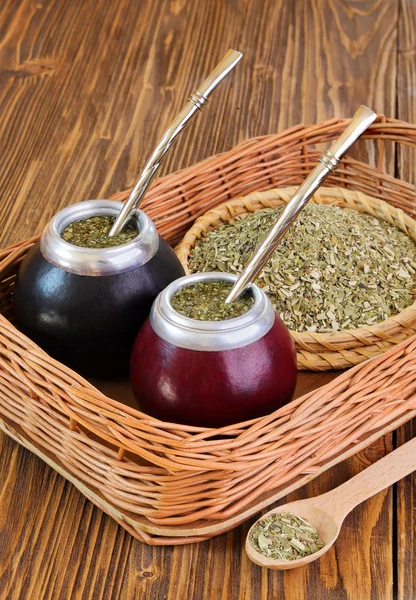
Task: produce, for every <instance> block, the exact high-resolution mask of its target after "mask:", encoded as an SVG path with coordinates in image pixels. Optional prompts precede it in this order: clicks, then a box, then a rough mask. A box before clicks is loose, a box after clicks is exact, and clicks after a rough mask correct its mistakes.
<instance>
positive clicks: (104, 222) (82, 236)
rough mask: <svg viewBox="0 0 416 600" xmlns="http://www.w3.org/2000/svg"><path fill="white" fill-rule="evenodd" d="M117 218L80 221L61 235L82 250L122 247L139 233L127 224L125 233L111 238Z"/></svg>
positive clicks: (122, 232) (98, 216)
mask: <svg viewBox="0 0 416 600" xmlns="http://www.w3.org/2000/svg"><path fill="white" fill-rule="evenodd" d="M114 221H115V217H110V216H108V215H97V216H96V217H89V218H88V219H82V220H80V221H74V222H73V223H70V224H69V225H67V226H66V227H65V229H64V230H63V231H62V233H61V237H62V239H64V240H65V241H66V242H69V243H70V244H74V246H81V247H82V248H110V247H112V246H121V244H125V243H126V242H130V241H131V240H133V239H134V238H135V237H137V235H138V232H137V229H136V228H135V227H134V225H131V224H127V225H126V226H125V227H124V229H123V231H121V232H120V233H119V234H117V235H115V236H113V237H110V236H109V235H108V234H109V233H110V229H111V227H112V226H113V223H114Z"/></svg>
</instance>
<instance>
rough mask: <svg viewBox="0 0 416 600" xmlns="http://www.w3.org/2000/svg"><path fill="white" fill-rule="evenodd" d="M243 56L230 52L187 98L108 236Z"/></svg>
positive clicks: (117, 228) (118, 227) (114, 232)
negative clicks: (199, 111)
mask: <svg viewBox="0 0 416 600" xmlns="http://www.w3.org/2000/svg"><path fill="white" fill-rule="evenodd" d="M242 56H243V55H242V53H241V52H238V51H237V50H229V51H228V52H227V54H226V55H225V56H224V58H223V59H222V60H221V62H220V63H219V64H218V65H217V66H216V67H215V69H214V70H213V71H212V73H211V74H210V75H209V76H208V77H207V79H205V81H204V82H203V84H202V85H201V86H200V87H199V88H198V89H197V90H195V91H194V92H193V93H192V94H191V95H190V96H189V99H188V103H187V104H186V106H185V107H184V108H183V109H182V110H181V112H180V113H179V114H178V115H177V117H176V118H175V119H174V120H173V121H172V123H171V124H170V126H169V128H168V129H167V130H166V131H165V133H164V134H163V136H162V138H161V140H160V141H159V143H158V145H157V146H156V148H155V150H154V152H153V154H152V155H151V157H150V158H149V160H148V161H147V163H146V165H145V167H144V169H143V171H142V174H141V175H140V178H139V180H138V182H137V183H136V185H135V186H134V188H133V191H132V192H131V194H130V196H129V197H128V198H127V200H126V202H125V204H124V206H123V208H122V210H121V211H120V214H119V215H118V217H117V219H116V220H115V222H114V224H113V226H112V228H111V230H110V233H109V235H110V236H114V235H117V234H118V233H120V231H121V230H122V229H123V227H124V225H126V223H127V222H128V220H129V217H130V215H131V213H132V211H133V210H134V209H135V208H137V207H138V206H139V204H140V202H141V201H142V199H143V196H144V195H145V193H146V190H147V188H148V187H149V185H150V183H151V181H152V179H153V177H154V175H155V173H156V171H157V170H158V168H159V166H160V163H161V161H162V158H163V157H164V155H165V154H166V152H167V151H168V150H169V148H170V146H171V144H172V142H173V141H174V139H175V138H176V136H177V135H178V133H180V132H181V131H182V130H183V128H184V127H185V125H186V124H187V123H188V121H189V120H190V119H191V117H193V115H194V114H195V113H196V112H198V110H202V108H203V107H204V105H205V104H206V103H207V100H208V96H209V94H210V93H211V92H212V91H213V90H214V89H215V88H216V87H217V85H218V84H219V83H220V82H221V81H222V80H223V79H224V77H225V76H226V75H227V74H228V73H229V72H230V71H231V70H232V69H233V68H234V67H235V65H236V64H237V63H238V62H239V60H240V59H241V57H242Z"/></svg>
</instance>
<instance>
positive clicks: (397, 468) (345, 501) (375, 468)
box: [319, 437, 416, 522]
mask: <svg viewBox="0 0 416 600" xmlns="http://www.w3.org/2000/svg"><path fill="white" fill-rule="evenodd" d="M414 470H416V437H415V438H413V439H412V440H410V441H409V442H406V444H403V446H400V448H397V449H396V450H393V452H390V454H388V455H387V456H384V457H383V458H381V459H380V460H379V461H377V462H376V463H374V464H373V465H371V466H370V467H368V468H367V469H365V471H362V472H361V473H359V474H358V475H355V477H352V479H350V480H349V481H346V482H345V483H343V484H342V485H340V486H339V487H337V488H335V489H334V490H331V491H330V492H327V493H326V494H322V496H319V504H320V505H321V506H322V508H325V510H327V511H328V512H329V513H330V514H332V515H333V516H334V517H335V518H336V519H338V520H340V521H341V522H342V521H343V520H344V518H345V517H346V515H347V514H348V513H349V512H350V511H351V510H352V509H353V508H355V507H356V506H357V505H358V504H360V503H361V502H364V500H367V499H368V498H371V497H372V496H374V495H375V494H377V493H378V492H381V490H384V489H385V488H387V487H389V486H390V485H392V484H393V483H395V482H396V481H399V479H402V478H403V477H405V476H406V475H409V473H412V472H413V471H414Z"/></svg>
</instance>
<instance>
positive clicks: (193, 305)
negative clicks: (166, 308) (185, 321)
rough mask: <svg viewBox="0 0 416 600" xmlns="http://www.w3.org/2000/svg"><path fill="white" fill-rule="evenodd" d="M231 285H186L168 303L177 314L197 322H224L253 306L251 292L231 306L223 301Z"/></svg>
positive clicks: (213, 283) (210, 283)
mask: <svg viewBox="0 0 416 600" xmlns="http://www.w3.org/2000/svg"><path fill="white" fill-rule="evenodd" d="M232 286H233V284H232V283H228V282H227V281H200V282H198V283H193V284H191V285H186V286H184V287H182V288H181V289H180V290H178V291H177V292H176V293H175V294H173V296H172V298H171V300H170V303H171V305H172V307H173V308H174V309H175V310H176V312H178V313H179V314H181V315H183V316H185V317H189V318H190V319H197V320H198V321H224V320H226V319H233V318H234V317H239V316H241V315H242V314H244V313H245V312H247V311H248V310H249V308H251V307H252V306H253V304H254V298H253V295H252V294H251V292H245V293H244V294H242V295H241V296H240V297H239V298H238V299H237V300H235V301H234V302H232V303H231V304H225V299H226V298H227V296H228V294H229V293H230V291H231V288H232Z"/></svg>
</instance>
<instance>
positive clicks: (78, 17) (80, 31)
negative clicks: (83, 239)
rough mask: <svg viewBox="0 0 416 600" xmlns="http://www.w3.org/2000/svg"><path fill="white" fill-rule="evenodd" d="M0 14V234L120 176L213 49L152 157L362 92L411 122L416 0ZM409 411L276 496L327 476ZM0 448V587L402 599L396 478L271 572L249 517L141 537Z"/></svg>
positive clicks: (8, 237)
mask: <svg viewBox="0 0 416 600" xmlns="http://www.w3.org/2000/svg"><path fill="white" fill-rule="evenodd" d="M0 27H1V46H0V79H1V86H0V115H1V118H0V129H1V132H0V140H1V142H0V143H1V144H2V151H1V154H0V156H1V166H0V206H1V214H0V231H1V232H2V233H1V246H6V245H8V244H11V243H13V242H16V241H18V240H19V239H22V238H23V237H28V236H29V235H32V234H34V233H36V232H40V231H41V229H42V227H43V226H44V225H45V223H46V222H47V221H48V220H49V219H50V217H51V216H52V215H53V214H54V213H56V212H57V210H58V209H60V208H62V207H63V206H65V205H67V204H68V203H71V202H75V201H80V200H83V199H87V198H99V197H108V196H109V195H111V194H112V193H113V192H115V191H117V190H121V189H124V188H126V187H128V186H130V185H131V184H133V183H134V181H135V179H136V178H137V175H138V174H139V172H140V168H141V166H142V165H143V163H144V160H145V158H146V157H147V155H148V153H149V151H150V150H151V149H152V147H153V146H154V144H155V143H156V141H157V139H158V137H159V136H160V135H161V133H162V132H163V130H164V128H165V127H166V126H167V125H168V123H169V122H170V120H171V118H172V117H173V116H174V115H175V114H176V112H177V111H178V109H179V108H181V106H182V105H183V104H184V100H185V98H186V97H187V94H188V93H189V92H190V91H191V89H192V87H193V86H194V85H195V84H197V83H199V82H201V81H202V79H203V77H204V76H205V75H207V74H208V72H209V71H210V70H211V68H212V67H213V65H214V64H215V63H216V62H217V61H218V60H219V59H220V58H221V57H222V55H223V54H224V53H225V51H226V50H227V49H228V48H229V47H234V48H237V49H239V50H241V51H242V52H243V53H244V59H243V61H242V63H240V65H239V66H238V67H237V69H236V71H235V73H234V74H233V75H232V76H231V77H230V78H229V80H227V82H226V83H223V84H222V86H221V87H220V88H219V89H218V91H217V92H215V95H213V97H212V100H211V102H210V107H209V108H207V109H206V111H205V113H204V115H203V116H200V117H198V118H197V119H196V120H195V121H194V122H193V123H192V124H191V125H190V127H189V129H188V130H187V132H186V133H185V134H184V135H183V136H182V138H181V140H180V142H179V143H178V144H177V147H176V150H175V151H174V152H172V153H171V154H170V155H169V156H168V157H167V159H166V162H165V164H164V168H163V172H164V173H167V172H170V171H172V170H176V169H179V168H182V167H185V166H187V165H190V164H192V163H194V162H196V161H198V160H201V159H202V158H204V157H207V156H209V155H212V154H215V153H217V152H221V151H224V150H228V149H230V148H232V147H233V146H234V145H235V144H237V143H238V142H241V141H242V140H245V139H247V138H249V137H252V136H259V135H263V134H268V133H274V132H277V131H279V130H281V129H284V128H286V127H288V126H290V125H294V124H296V123H299V122H304V123H312V122H316V121H320V120H324V119H326V118H328V117H331V116H349V115H351V114H352V112H353V111H354V110H355V108H356V107H357V106H358V105H359V104H360V103H365V104H368V105H369V106H371V107H372V108H373V109H374V110H376V111H378V112H383V113H384V114H386V115H388V116H396V117H398V118H401V119H403V120H407V121H411V122H415V121H416V58H415V51H416V0H391V1H390V0H384V1H383V0H362V1H358V0H344V1H343V2H337V1H334V0H292V1H291V0H286V1H285V0H257V1H256V0H240V1H238V0H224V1H220V0H199V1H192V0H169V1H168V0H140V1H138V0H112V1H109V0H20V1H17V0H4V1H3V2H2V3H1V6H0ZM399 158H400V157H398V160H397V162H396V172H397V175H398V176H399V177H401V178H404V179H407V180H409V181H413V182H414V181H415V159H414V154H413V165H412V164H405V165H403V164H402V163H401V161H400V159H399ZM414 427H415V426H414V424H413V425H412V424H408V425H407V426H406V427H403V428H402V429H401V430H400V431H397V432H396V433H395V434H394V435H389V436H387V437H385V438H384V439H381V440H380V441H379V442H378V443H376V444H374V445H373V446H371V447H370V448H368V449H367V450H366V451H365V452H362V453H360V454H359V455H357V456H356V457H355V458H353V459H351V460H348V461H346V462H345V463H343V464H341V465H339V466H337V467H336V468H333V469H332V470H330V471H328V472H327V473H325V474H324V475H322V476H321V477H319V479H317V480H315V481H314V482H313V483H311V484H310V485H308V486H307V487H306V488H305V489H302V490H300V491H299V492H298V493H296V494H292V495H291V496H290V497H288V498H287V500H291V499H295V498H301V497H305V496H311V495H316V494H319V493H322V492H325V491H326V490H329V489H331V488H333V487H334V486H335V485H338V484H340V483H341V482H342V481H345V480H346V479H348V478H349V477H351V476H352V475H354V474H355V473H357V472H359V471H360V470H362V469H364V468H365V467H366V466H368V465H369V464H370V463H372V462H374V461H376V460H378V459H379V458H380V457H381V456H383V455H384V454H385V453H386V452H388V451H390V450H391V449H392V448H393V447H394V446H395V445H397V444H401V443H403V442H404V441H405V440H406V439H408V438H409V437H411V436H412V435H413V434H414V431H413V429H414ZM0 447H1V453H0V503H1V504H0V506H1V508H0V531H1V535H0V598H1V600H6V599H7V600H12V599H13V600H16V599H23V600H40V599H43V598H45V599H51V600H58V599H62V600H69V599H71V600H72V599H78V598H79V599H97V600H101V599H110V598H111V599H112V598H114V599H117V600H118V599H121V600H132V599H138V598H140V599H142V598H143V599H157V600H159V599H168V600H183V599H185V598H186V599H190V598H193V599H197V600H203V599H212V600H214V599H223V600H229V599H247V600H249V599H256V600H257V599H260V598H261V599H266V598H270V599H272V598H273V599H274V598H280V599H285V600H302V599H306V598H307V599H315V598H317V599H319V600H325V599H328V600H335V599H336V600H338V599H339V600H341V599H349V600H367V599H376V600H384V599H388V598H392V597H394V598H398V599H402V600H410V599H412V598H416V566H414V565H416V563H415V554H414V547H415V541H414V537H415V535H414V533H413V532H414V530H415V526H416V520H415V514H416V512H415V511H416V491H415V487H414V479H413V478H412V477H408V478H407V479H406V480H404V481H402V482H400V483H399V484H398V485H397V486H395V487H394V488H392V489H389V490H387V491H386V492H383V493H381V494H379V495H377V496H376V497H375V498H373V499H372V500H370V501H368V502H366V503H364V504H363V505H362V506H360V507H359V508H357V509H356V510H355V511H354V512H353V513H352V514H351V515H350V516H349V517H348V519H347V521H346V522H345V526H344V528H343V529H342V532H341V535H340V538H339V540H338V542H337V543H336V545H335V547H334V548H333V550H332V551H331V552H329V553H328V554H327V555H326V556H325V557H324V558H322V559H321V560H320V561H319V562H317V563H316V564H315V563H314V564H312V565H311V566H310V567H309V568H307V567H306V568H304V569H301V570H294V571H289V572H286V573H284V574H283V573H278V572H272V571H267V570H262V569H260V568H259V567H257V566H255V565H253V564H251V563H250V562H249V561H248V559H247V558H246V556H245V553H244V551H243V542H244V538H245V534H246V532H247V529H248V526H249V524H246V525H244V526H241V527H239V528H237V529H236V530H235V531H232V532H230V533H228V534H226V535H222V536H219V537H217V538H215V539H213V540H211V541H209V542H205V543H202V544H199V545H196V544H194V545H191V546H185V547H175V548H150V547H147V546H145V545H143V544H141V543H140V542H137V541H135V540H134V539H133V538H132V537H131V536H130V535H129V534H127V533H126V532H125V531H124V530H123V529H122V528H121V527H119V526H118V525H117V524H116V523H115V522H113V521H112V520H111V519H110V518H109V517H107V516H105V515H104V514H103V513H102V512H100V510H98V509H97V508H95V507H94V506H93V505H92V504H91V503H90V502H88V501H87V500H86V499H85V498H84V497H83V496H82V495H81V494H80V493H79V492H78V491H76V490H75V488H74V487H72V485H70V484H68V483H66V482H65V481H64V480H63V479H62V478H61V477H60V476H58V475H57V474H56V473H55V472H54V471H52V470H51V469H50V468H49V467H47V466H46V465H44V464H43V463H42V462H41V461H40V460H39V459H37V458H35V457H34V456H32V455H31V454H30V453H29V452H27V451H25V450H23V449H22V448H21V447H19V446H18V445H17V444H16V443H14V442H13V441H11V440H10V439H8V438H6V437H5V436H0Z"/></svg>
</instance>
